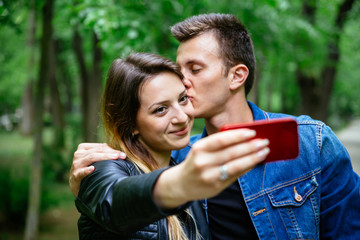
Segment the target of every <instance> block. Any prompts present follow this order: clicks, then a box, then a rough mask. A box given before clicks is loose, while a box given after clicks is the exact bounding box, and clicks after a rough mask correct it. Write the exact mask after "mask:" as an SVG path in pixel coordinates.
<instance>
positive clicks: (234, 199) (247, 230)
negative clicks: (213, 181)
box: [207, 180, 259, 240]
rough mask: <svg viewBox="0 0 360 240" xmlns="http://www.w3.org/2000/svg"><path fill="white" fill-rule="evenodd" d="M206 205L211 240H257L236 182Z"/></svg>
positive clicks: (210, 199) (209, 200)
mask: <svg viewBox="0 0 360 240" xmlns="http://www.w3.org/2000/svg"><path fill="white" fill-rule="evenodd" d="M207 203H208V214H209V225H210V232H211V237H212V240H217V239H221V240H230V239H234V240H235V239H236V240H239V239H246V240H248V239H259V238H258V236H257V234H256V230H255V227H254V225H253V223H252V221H251V218H250V215H249V212H248V210H247V207H246V205H245V201H244V198H243V195H242V192H241V189H240V186H239V183H238V181H237V180H236V181H235V182H234V183H233V184H232V185H230V186H229V187H228V188H226V189H225V190H224V191H223V192H222V193H220V194H219V195H217V196H216V197H213V198H209V199H208V200H207Z"/></svg>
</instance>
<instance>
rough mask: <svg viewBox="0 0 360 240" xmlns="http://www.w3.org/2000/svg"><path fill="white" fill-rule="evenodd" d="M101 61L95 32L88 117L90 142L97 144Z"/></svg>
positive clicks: (100, 52)
mask: <svg viewBox="0 0 360 240" xmlns="http://www.w3.org/2000/svg"><path fill="white" fill-rule="evenodd" d="M101 60H102V51H101V48H100V42H99V39H98V38H97V36H96V34H95V33H94V32H93V68H92V75H91V76H90V79H89V81H90V82H89V84H88V86H87V87H88V94H89V95H88V96H89V97H88V100H89V104H88V105H87V107H88V110H87V112H88V113H89V116H88V117H87V119H88V121H89V123H88V127H89V129H88V141H90V142H97V139H98V127H99V119H100V114H99V112H100V111H99V110H100V98H101V89H102V81H101V66H100V64H101Z"/></svg>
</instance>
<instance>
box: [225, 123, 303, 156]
mask: <svg viewBox="0 0 360 240" xmlns="http://www.w3.org/2000/svg"><path fill="white" fill-rule="evenodd" d="M238 128H248V129H253V130H255V131H256V136H255V138H266V139H268V140H269V141H270V144H269V148H270V153H269V155H268V156H267V157H266V160H265V162H273V161H278V160H289V159H294V158H296V157H297V156H298V155H299V136H298V129H297V122H296V121H295V120H294V119H292V118H279V119H270V120H260V121H255V122H251V123H239V124H228V125H224V126H223V127H222V128H221V129H220V131H227V130H232V129H238Z"/></svg>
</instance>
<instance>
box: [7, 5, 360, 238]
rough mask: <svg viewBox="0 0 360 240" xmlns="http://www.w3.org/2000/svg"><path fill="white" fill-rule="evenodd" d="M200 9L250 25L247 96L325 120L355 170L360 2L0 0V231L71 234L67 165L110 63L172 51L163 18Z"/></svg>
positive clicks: (88, 136) (98, 135)
mask: <svg viewBox="0 0 360 240" xmlns="http://www.w3.org/2000/svg"><path fill="white" fill-rule="evenodd" d="M209 12H220V13H232V14H234V15H236V16H237V17H238V18H239V19H240V20H241V21H242V22H243V23H244V24H245V25H246V26H247V28H248V30H249V32H250V33H251V36H252V39H253V41H254V45H255V52H256V57H257V72H256V76H257V81H256V84H255V86H254V88H253V90H252V93H251V94H250V96H249V99H250V100H251V101H253V102H255V103H256V104H258V105H259V106H260V107H261V108H263V109H265V110H266V111H272V112H285V113H289V114H294V115H300V114H308V115H311V116H312V117H313V118H316V119H320V120H323V121H325V122H326V123H327V124H328V125H329V126H331V127H332V128H333V129H334V130H335V131H336V132H337V133H338V134H339V137H341V138H340V139H341V140H342V141H343V142H344V143H345V144H346V146H349V147H348V149H349V152H350V154H351V155H352V158H353V161H357V162H356V163H354V166H355V168H356V170H357V169H359V168H358V166H359V165H357V164H358V162H360V153H359V152H357V151H359V149H360V142H359V136H360V130H359V129H360V122H359V120H358V119H359V117H360V101H359V93H360V81H359V80H360V79H359V78H360V68H359V64H360V45H359V42H360V24H359V19H360V1H355V0H332V1H328V0H246V1H230V0H221V1H218V0H178V1H175V0H122V1H114V0H61V1H60V0H7V1H4V0H0V46H1V49H0V159H1V160H0V182H1V184H0V196H1V197H0V239H1V240H2V239H14V240H15V239H41V240H45V239H62V240H64V239H65V240H66V239H77V238H78V237H77V226H76V222H77V218H78V216H79V215H78V213H77V211H76V208H75V206H74V197H73V195H72V193H71V192H70V189H69V187H68V172H69V169H70V167H71V162H72V158H73V154H74V151H75V150H76V148H77V145H78V144H79V143H81V142H104V141H105V140H104V138H103V133H102V128H101V122H100V118H99V116H100V114H99V102H100V98H101V94H102V88H103V84H104V80H105V75H106V72H107V69H108V67H109V66H110V63H111V62H112V61H113V60H114V59H115V58H117V57H121V56H125V55H127V54H128V53H129V52H131V51H144V52H152V53H158V54H161V55H164V56H166V57H168V58H170V59H172V60H175V59H176V48H177V45H178V43H177V41H176V40H175V39H174V38H173V37H172V36H171V35H170V31H169V27H170V26H171V25H173V24H175V23H176V22H178V21H181V20H183V19H185V18H187V17H189V16H192V15H196V14H201V13H209ZM202 124H203V122H202V121H201V120H198V121H196V124H195V128H194V133H198V132H201V131H202V127H203V126H202Z"/></svg>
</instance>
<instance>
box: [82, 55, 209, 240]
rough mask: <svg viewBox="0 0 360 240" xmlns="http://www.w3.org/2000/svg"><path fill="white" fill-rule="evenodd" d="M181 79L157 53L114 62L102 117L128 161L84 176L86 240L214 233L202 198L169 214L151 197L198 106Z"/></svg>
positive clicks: (111, 138) (102, 165)
mask: <svg viewBox="0 0 360 240" xmlns="http://www.w3.org/2000/svg"><path fill="white" fill-rule="evenodd" d="M181 78H182V75H181V73H180V72H179V69H178V67H177V66H176V64H175V63H173V62H171V61H169V60H167V59H164V58H161V57H158V56H155V55H151V54H145V53H135V54H131V55H130V56H129V57H128V58H127V59H125V60H121V59H117V60H115V61H114V62H113V64H112V65H111V67H110V69H109V72H108V76H107V82H106V87H105V92H104V96H103V106H102V110H103V122H104V127H105V130H106V133H107V136H108V138H109V139H108V140H109V141H108V142H109V145H110V146H111V147H113V148H115V149H119V150H121V151H123V152H125V153H126V155H127V157H128V158H127V160H125V161H103V162H99V163H96V164H95V166H96V170H95V172H94V173H93V174H92V175H90V176H89V177H87V178H85V179H84V180H83V182H82V184H81V188H80V192H79V195H78V198H77V199H76V206H77V208H78V210H79V211H80V212H81V217H80V219H79V222H78V227H79V235H80V239H170V240H171V239H200V238H203V239H208V238H209V233H208V227H207V223H206V218H205V216H204V213H203V211H202V209H201V205H200V203H199V202H197V201H196V202H193V203H191V204H186V205H184V206H181V207H178V208H176V209H173V210H172V211H170V212H163V211H161V210H160V211H159V210H158V209H156V208H157V206H156V205H155V204H154V203H153V201H149V198H151V194H152V193H151V191H148V189H151V187H149V186H152V185H153V184H154V182H155V181H156V179H157V177H158V176H159V174H160V173H161V172H162V171H163V169H164V168H165V167H168V166H170V165H173V164H174V162H173V161H172V160H171V150H175V149H181V148H183V147H185V146H186V145H187V144H188V142H189V140H190V130H191V128H192V124H193V108H192V105H191V103H190V101H189V99H188V97H187V95H186V89H185V87H184V85H183V84H182V82H181ZM150 172H151V174H143V173H150ZM134 176H136V177H134ZM148 202H151V203H152V204H148ZM154 208H155V209H156V211H154V210H153V209H154ZM153 212H157V214H154V213H153ZM200 236H201V237H200Z"/></svg>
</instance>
